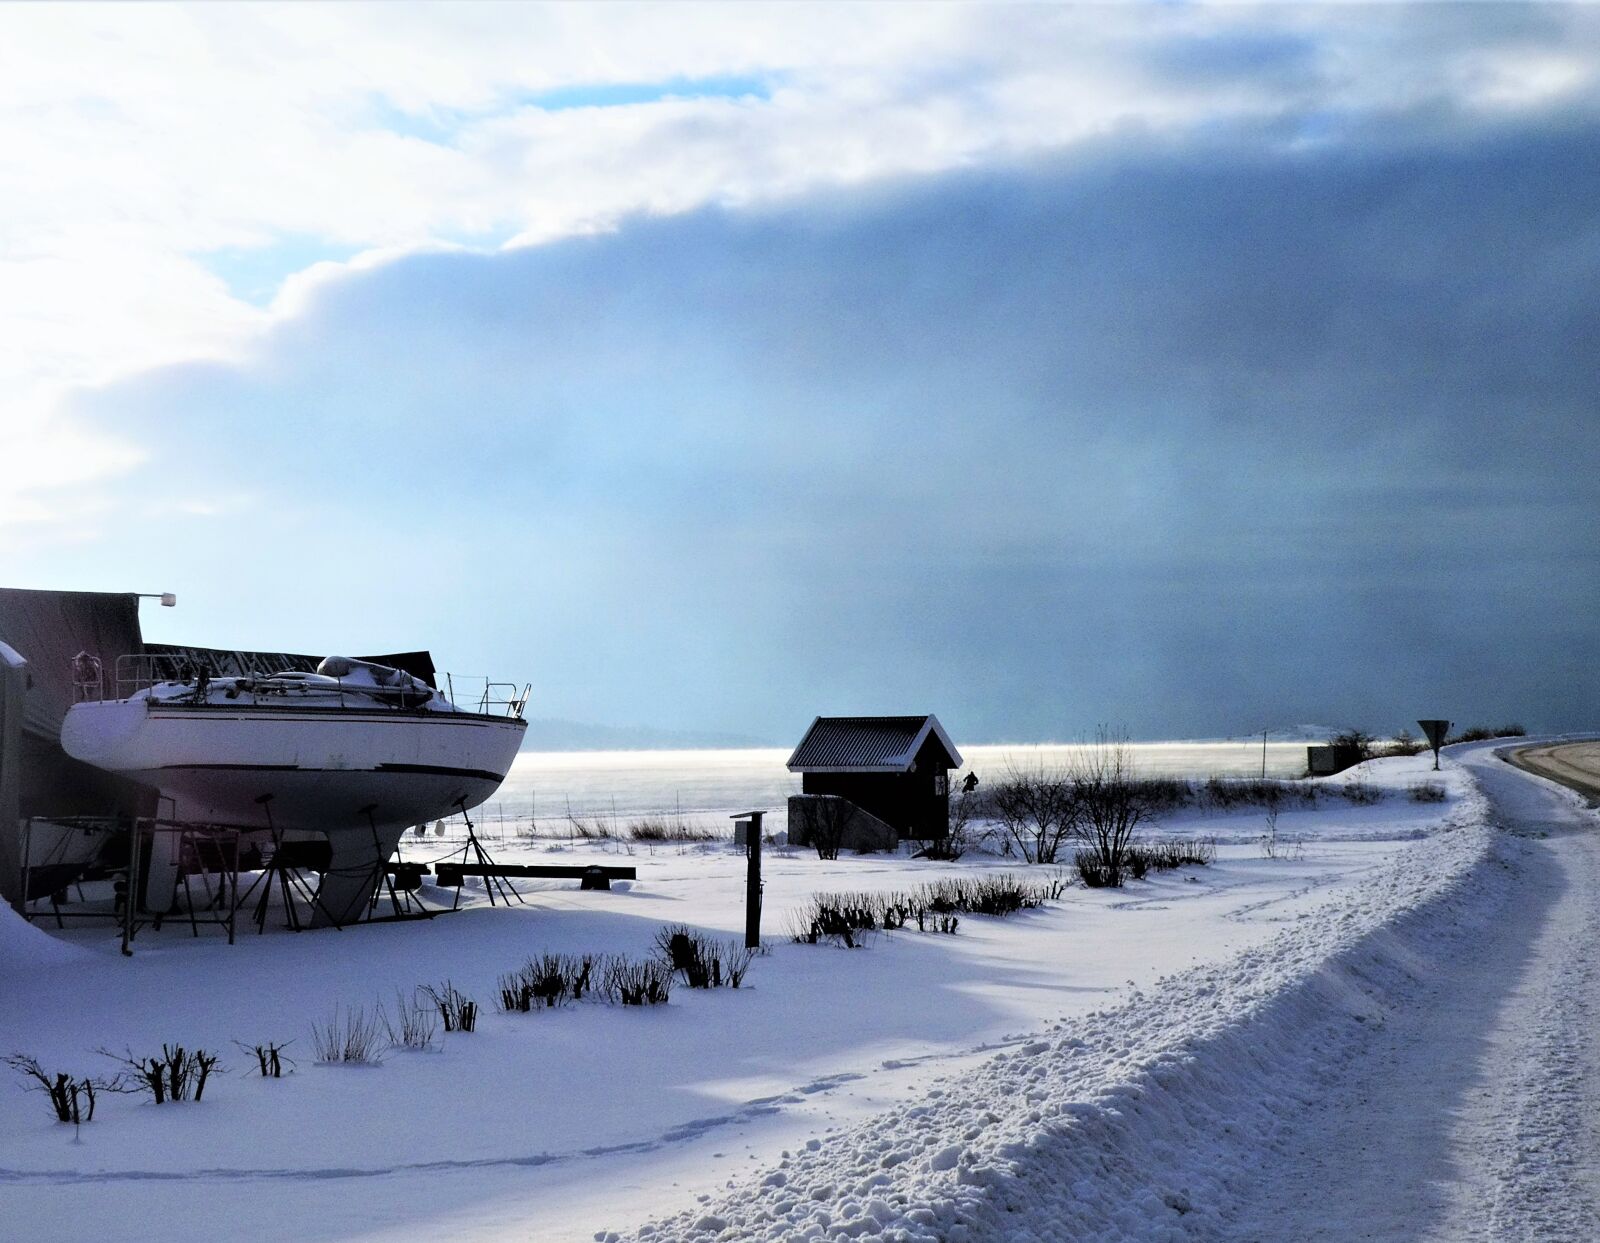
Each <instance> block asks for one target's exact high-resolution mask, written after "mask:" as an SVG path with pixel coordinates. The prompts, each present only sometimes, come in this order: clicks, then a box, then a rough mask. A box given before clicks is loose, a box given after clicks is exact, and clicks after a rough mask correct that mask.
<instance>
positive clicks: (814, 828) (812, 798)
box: [799, 794, 851, 859]
mask: <svg viewBox="0 0 1600 1243" xmlns="http://www.w3.org/2000/svg"><path fill="white" fill-rule="evenodd" d="M799 807H800V823H801V825H802V826H803V828H804V830H805V834H806V840H807V841H809V842H810V843H811V846H812V848H813V849H814V850H815V851H816V852H817V858H819V859H837V858H838V857H839V848H840V847H841V846H843V845H844V837H845V833H846V832H847V831H848V830H849V828H850V816H851V806H850V801H849V800H848V799H844V798H840V797H839V796H838V795H837V794H810V795H806V796H804V797H802V798H801V799H800V802H799Z"/></svg>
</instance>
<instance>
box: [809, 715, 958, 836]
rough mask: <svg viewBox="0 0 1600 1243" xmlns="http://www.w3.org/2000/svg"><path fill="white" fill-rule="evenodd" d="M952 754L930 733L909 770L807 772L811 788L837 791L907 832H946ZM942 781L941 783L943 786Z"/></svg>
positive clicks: (814, 791) (830, 791)
mask: <svg viewBox="0 0 1600 1243" xmlns="http://www.w3.org/2000/svg"><path fill="white" fill-rule="evenodd" d="M947 762H948V757H947V756H946V755H945V752H944V748H943V747H941V746H940V745H939V743H938V740H937V739H936V738H933V737H930V738H929V739H928V741H927V742H926V743H924V744H923V747H922V750H921V751H920V752H918V754H917V760H916V764H915V766H914V768H913V769H912V771H911V772H908V773H859V772H831V773H803V774H801V779H800V788H801V790H803V791H804V792H805V793H806V794H837V795H839V797H841V798H847V799H849V800H850V801H851V802H852V803H854V804H855V805H856V806H857V807H859V808H861V809H862V810H863V811H867V812H871V813H872V814H873V815H874V816H876V817H878V819H880V820H883V821H885V822H887V823H888V824H892V825H893V826H894V827H895V830H896V831H897V832H898V833H899V834H900V836H901V837H902V838H907V837H910V838H915V839H917V840H918V841H927V840H936V839H939V838H943V837H944V836H945V835H946V834H948V833H949V831H950V778H949V769H948V768H947V767H945V765H946V763H947ZM941 787H942V788H941Z"/></svg>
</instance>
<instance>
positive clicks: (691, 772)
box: [474, 741, 1307, 832]
mask: <svg viewBox="0 0 1600 1243" xmlns="http://www.w3.org/2000/svg"><path fill="white" fill-rule="evenodd" d="M1306 745H1307V744H1306V743H1305V742H1269V743H1268V744H1267V747H1266V772H1267V775H1268V776H1274V777H1298V776H1300V775H1302V774H1303V773H1304V772H1305V766H1306ZM1077 749H1078V748H1077V747H1076V746H1074V745H1060V744H1046V745H1036V746H1029V745H1020V744H1001V745H962V746H961V747H960V750H961V754H962V757H963V758H964V759H965V760H966V761H967V769H964V770H963V771H967V770H971V771H973V772H976V773H977V774H978V777H979V779H980V780H991V779H997V778H999V777H1000V776H1002V775H1003V774H1004V773H1005V772H1006V770H1007V769H1008V768H1011V767H1016V768H1023V769H1031V768H1034V767H1036V766H1037V765H1040V764H1044V765H1054V764H1063V763H1065V762H1067V761H1068V760H1069V759H1070V757H1071V756H1072V753H1073V752H1074V751H1076V750H1077ZM1129 749H1130V751H1131V752H1132V754H1133V759H1134V764H1135V767H1136V768H1137V770H1138V771H1139V772H1140V773H1142V774H1149V775H1161V776H1174V777H1201V778H1204V777H1210V776H1227V777H1246V776H1259V775H1260V774H1261V771H1262V746H1261V743H1260V741H1256V742H1253V743H1252V742H1136V743H1130V744H1129ZM788 758H789V750H788V749H787V748H777V747H768V748H759V749H751V750H705V751H527V752H524V753H522V754H521V755H519V756H517V759H516V762H515V763H514V764H513V766H512V769H511V775H510V776H509V777H507V778H506V782H505V784H504V785H503V786H502V787H501V788H500V793H499V794H498V795H497V796H496V798H494V799H492V800H491V801H490V802H489V803H487V804H486V805H485V806H484V807H482V808H481V809H479V811H478V812H476V813H474V819H475V820H478V821H479V822H480V823H482V824H483V825H484V827H485V828H486V829H488V830H489V831H491V832H492V831H494V830H495V829H497V828H499V827H501V826H504V827H506V828H507V829H510V828H511V827H512V826H513V825H516V826H525V825H526V824H527V823H528V821H529V819H530V818H531V817H536V818H537V821H538V824H539V826H540V828H541V830H550V831H554V830H556V829H557V828H558V826H559V825H561V824H563V823H565V822H566V820H567V816H568V812H569V809H570V812H571V814H572V815H573V816H577V817H582V818H592V817H596V816H599V817H602V818H605V819H607V820H609V819H611V818H613V817H615V818H616V819H618V820H619V821H626V820H627V819H628V818H629V817H634V816H641V815H646V814H649V813H660V812H668V813H670V812H675V811H676V812H681V813H682V814H683V815H685V816H691V817H694V818H696V819H697V820H701V821H705V822H709V821H710V820H712V819H716V818H721V817H726V816H728V815H730V814H732V813H734V812H740V811H747V810H751V809H754V808H762V809H765V810H769V811H779V812H781V811H782V809H783V808H784V806H785V804H786V800H787V799H788V797H789V795H791V794H797V793H799V791H800V779H799V777H797V776H794V775H792V774H790V773H789V772H788V770H787V769H785V768H784V762H785V761H786V760H787V759H788Z"/></svg>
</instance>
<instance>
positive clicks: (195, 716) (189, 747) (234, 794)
mask: <svg viewBox="0 0 1600 1243" xmlns="http://www.w3.org/2000/svg"><path fill="white" fill-rule="evenodd" d="M525 730H526V723H525V722H523V721H521V720H519V719H517V718H514V717H495V716H483V715H478V714H475V713H466V712H448V713H447V712H417V713H408V712H397V711H385V710H375V711H367V710H361V709H332V710H329V711H327V712H325V713H323V712H319V711H317V710H314V709H313V710H307V709H303V708H293V709H272V708H242V709H241V708H214V707H211V706H199V707H195V706H189V707H183V708H161V707H154V708H152V707H148V706H147V704H146V703H145V702H144V701H140V700H124V701H117V702H109V703H86V704H78V705H76V706H74V707H73V708H72V710H71V711H69V712H68V713H67V717H66V720H65V721H64V722H63V724H62V728H61V745H62V746H63V748H64V749H65V750H66V752H67V754H69V755H71V756H73V757H74V758H75V759H79V760H83V761H85V762H86V763H89V764H93V765H95V766H96V767H99V768H104V769H107V770H109V771H112V772H116V773H120V774H121V775H123V776H126V777H129V778H131V779H133V780H135V781H139V782H143V783H144V784H146V785H150V786H154V787H155V788H156V789H158V790H160V791H161V793H162V794H164V795H166V796H167V797H169V798H171V799H173V800H174V801H175V802H177V803H179V804H181V805H182V813H181V815H180V816H179V817H177V818H181V819H186V820H204V821H213V822H217V823H223V824H228V825H232V826H235V827H240V828H257V827H259V828H271V829H278V830H283V829H303V830H311V831H315V832H328V831H330V830H333V829H343V828H362V829H371V828H372V827H374V826H376V827H378V828H380V829H389V828H400V829H404V828H406V827H408V826H410V825H414V824H420V823H422V822H423V821H426V820H432V819H436V818H438V817H441V816H447V815H450V814H451V813H453V812H456V811H459V810H462V809H470V808H473V807H476V806H478V805H479V804H480V803H482V802H483V801H484V800H485V799H487V798H489V797H490V796H491V795H492V794H493V793H494V792H495V790H497V789H498V788H499V786H500V783H501V782H502V781H504V780H505V776H506V773H507V772H509V771H510V768H511V761H512V760H513V759H514V758H515V756H516V753H517V749H518V748H519V747H520V746H521V744H522V736H523V733H524V732H525Z"/></svg>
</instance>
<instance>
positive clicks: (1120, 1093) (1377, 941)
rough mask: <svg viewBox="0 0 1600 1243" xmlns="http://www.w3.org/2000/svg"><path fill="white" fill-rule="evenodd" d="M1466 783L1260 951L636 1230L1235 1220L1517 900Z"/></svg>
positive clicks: (1132, 1226)
mask: <svg viewBox="0 0 1600 1243" xmlns="http://www.w3.org/2000/svg"><path fill="white" fill-rule="evenodd" d="M1463 776H1464V775H1463ZM1466 780H1467V788H1466V789H1464V790H1463V792H1462V795H1461V797H1460V799H1459V801H1458V802H1457V803H1456V804H1455V806H1454V807H1453V808H1452V809H1451V813H1450V816H1449V817H1448V819H1447V820H1446V822H1445V825H1444V827H1443V828H1442V829H1441V830H1440V831H1439V832H1438V833H1437V834H1435V835H1432V836H1429V837H1427V838H1425V839H1423V840H1420V841H1418V842H1416V843H1414V844H1412V845H1410V846H1407V847H1405V848H1404V849H1403V850H1401V851H1400V852H1399V853H1397V854H1396V855H1395V856H1394V861H1393V865H1392V866H1391V867H1388V868H1387V869H1385V870H1383V871H1382V872H1381V873H1379V874H1377V875H1375V876H1373V877H1372V878H1371V880H1370V881H1369V883H1367V884H1364V885H1362V886H1361V887H1359V888H1358V889H1356V890H1354V891H1353V892H1352V893H1350V894H1349V895H1348V896H1347V897H1345V898H1343V899H1341V900H1337V901H1334V902H1331V903H1329V904H1328V905H1326V906H1323V907H1319V908H1316V909H1314V910H1312V911H1310V912H1308V913H1306V914H1304V915H1302V917H1301V918H1300V920H1299V921H1298V922H1297V923H1296V924H1295V925H1294V926H1292V927H1291V928H1289V929H1288V930H1286V931H1285V932H1283V933H1281V934H1280V935H1278V936H1276V937H1275V938H1273V939H1272V940H1270V941H1268V942H1266V943H1265V944H1263V945H1261V946H1260V947H1258V948H1255V949H1251V950H1248V951H1246V952H1244V953H1243V954H1241V955H1239V956H1238V957H1236V958H1233V959H1231V960H1229V961H1227V962H1225V963H1222V964H1218V965H1212V966H1205V967H1200V968H1196V969H1194V970H1191V971H1188V972H1184V973H1182V974H1179V975H1176V976H1173V977H1170V978H1168V979H1165V980H1163V981H1161V982H1160V983H1159V984H1158V985H1157V986H1156V987H1155V988H1154V989H1153V990H1151V991H1150V992H1148V993H1139V992H1137V991H1135V992H1134V993H1133V994H1131V995H1130V997H1129V999H1128V1000H1126V1001H1125V1002H1123V1003H1122V1004H1120V1005H1118V1006H1116V1007H1114V1008H1110V1009H1107V1010H1103V1011H1098V1012H1095V1013H1092V1014H1089V1015H1087V1016H1085V1017H1083V1018H1081V1019H1075V1020H1071V1021H1068V1022H1064V1023H1060V1024H1057V1025H1056V1026H1054V1027H1052V1028H1050V1029H1049V1030H1048V1031H1046V1032H1044V1033H1042V1034H1041V1035H1040V1036H1039V1037H1038V1038H1037V1039H1035V1040H1033V1041H1032V1042H1030V1043H1028V1044H1025V1045H1023V1046H1022V1047H1020V1048H1019V1049H1017V1050H1015V1051H1012V1052H1007V1053H1002V1054H1000V1055H998V1056H997V1057H995V1058H994V1059H992V1060H991V1061H989V1062H987V1063H985V1064H984V1065H983V1066H981V1067H979V1068H977V1069H975V1070H973V1071H970V1072H968V1073H966V1074H964V1075H961V1076H959V1077H956V1078H953V1079H950V1080H948V1081H946V1082H945V1083H944V1084H943V1085H942V1086H938V1087H935V1088H933V1089H932V1090H930V1091H929V1092H928V1093H927V1094H926V1096H925V1097H923V1098H922V1099H920V1100H918V1101H917V1102H915V1103H914V1104H910V1105H905V1106H902V1107H900V1108H898V1109H895V1110H893V1111H891V1112H890V1113H888V1114H887V1115H884V1116H883V1117H880V1118H876V1119H873V1120H872V1121H871V1122H869V1123H866V1124H862V1125H859V1126H855V1127H852V1128H850V1129H848V1130H844V1131H841V1132H839V1133H836V1134H833V1135H829V1136H826V1137H824V1138H822V1139H820V1140H812V1141H809V1143H808V1145H807V1147H806V1149H805V1150H804V1151H801V1152H799V1153H796V1154H794V1155H786V1157H785V1159H784V1160H783V1161H782V1163H781V1164H780V1166H779V1167H778V1168H776V1169H773V1170H771V1171H769V1172H767V1173H766V1174H765V1175H764V1176H759V1177H757V1178H756V1179H753V1180H751V1181H749V1182H745V1183H740V1184H735V1185H732V1186H731V1189H730V1191H729V1193H728V1194H727V1195H726V1196H725V1197H724V1198H722V1199H721V1200H720V1202H717V1203H714V1204H713V1203H710V1202H709V1201H707V1202H706V1203H703V1204H702V1205H701V1206H700V1207H699V1208H697V1209H695V1210H693V1211H690V1212H687V1213H683V1214H680V1215H678V1216H676V1217H672V1218H669V1219H666V1220H664V1221H661V1222H657V1223H655V1224H653V1225H647V1226H644V1227H642V1228H640V1229H638V1230H637V1231H636V1232H635V1233H633V1234H630V1235H628V1236H626V1237H628V1238H631V1239H640V1240H643V1239H651V1240H657V1241H659V1240H664V1239H693V1240H709V1239H718V1240H750V1241H755V1240H773V1241H776V1240H804V1239H859V1240H864V1241H872V1240H881V1241H883V1243H888V1241H889V1240H895V1241H896V1243H936V1241H937V1243H962V1241H963V1240H972V1241H974V1243H976V1241H978V1240H983V1241H985V1243H989V1241H1002V1240H1003V1241H1005V1243H1043V1241H1045V1240H1067V1239H1084V1238H1094V1239H1104V1240H1139V1241H1141V1243H1148V1241H1152V1240H1179V1239H1182V1240H1194V1239H1225V1238H1228V1237H1230V1230H1229V1222H1228V1220H1227V1218H1228V1213H1229V1206H1230V1205H1231V1204H1234V1203H1236V1202H1237V1201H1238V1199H1239V1196H1238V1194H1237V1191H1238V1189H1239V1188H1241V1187H1243V1186H1245V1185H1246V1184H1247V1183H1248V1182H1249V1180H1251V1179H1252V1177H1253V1174H1254V1173H1255V1172H1256V1171H1257V1170H1258V1169H1259V1167H1260V1163H1261V1162H1262V1161H1264V1160H1269V1159H1270V1158H1269V1157H1267V1156H1265V1155H1264V1154H1266V1153H1268V1152H1270V1151H1271V1144H1270V1143H1269V1142H1268V1141H1269V1140H1270V1138H1271V1136H1272V1135H1273V1133H1274V1132H1276V1131H1279V1130H1283V1129H1285V1128H1286V1126H1287V1123H1288V1122H1289V1120H1291V1119H1292V1118H1294V1117H1295V1115H1296V1114H1297V1113H1299V1112H1300V1111H1302V1110H1304V1108H1305V1107H1306V1106H1307V1105H1308V1104H1309V1103H1310V1102H1312V1101H1314V1100H1316V1099H1317V1098H1318V1095H1319V1093H1320V1091H1321V1090H1322V1088H1323V1086H1324V1085H1326V1084H1328V1083H1329V1082H1331V1081H1332V1080H1333V1078H1334V1075H1335V1072H1336V1070H1337V1068H1338V1066H1339V1065H1340V1064H1341V1063H1342V1062H1343V1061H1344V1060H1346V1059H1348V1058H1350V1057H1351V1056H1353V1053H1354V1051H1355V1050H1356V1049H1357V1048H1358V1047H1359V1045H1360V1043H1361V1040H1362V1033H1363V1029H1364V1026H1365V1025H1367V1024H1371V1023H1381V1022H1382V1021H1383V1019H1384V1015H1385V1013H1386V1012H1387V1011H1389V1010H1390V1009H1391V1008H1393V1007H1397V1006H1400V1005H1403V1004H1405V1002H1406V1000H1407V998H1408V997H1409V996H1411V995H1412V994H1414V993H1415V991H1416V990H1417V988H1418V986H1419V981H1421V980H1422V979H1424V978H1426V976H1427V975H1428V973H1429V971H1430V966H1429V964H1430V962H1438V961H1442V960H1444V959H1445V958H1446V957H1447V956H1449V955H1451V954H1456V953H1460V952H1461V951H1462V949H1463V948H1464V947H1465V946H1466V945H1467V943H1468V942H1470V940H1471V938H1472V937H1473V935H1474V931H1475V929H1478V928H1481V927H1483V926H1484V924H1485V921H1487V920H1491V919H1493V918H1494V917H1495V912H1496V910H1497V909H1498V904H1500V903H1503V902H1504V901H1505V900H1506V894H1507V892H1508V887H1507V883H1506V879H1505V877H1506V872H1505V869H1504V868H1503V867H1501V866H1500V865H1499V864H1498V862H1497V858H1496V847H1495V844H1494V833H1493V830H1492V829H1491V827H1490V825H1489V823H1488V811H1487V806H1488V805H1487V803H1486V801H1485V799H1484V798H1483V795H1482V794H1481V792H1479V791H1478V790H1477V789H1476V788H1475V787H1473V786H1472V785H1471V784H1470V778H1468V779H1466ZM594 1237H595V1238H596V1239H601V1240H607V1241H612V1240H619V1239H621V1238H623V1237H624V1236H622V1235H619V1234H616V1233H613V1232H609V1231H606V1230H601V1231H598V1232H596V1233H595V1236H594Z"/></svg>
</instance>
